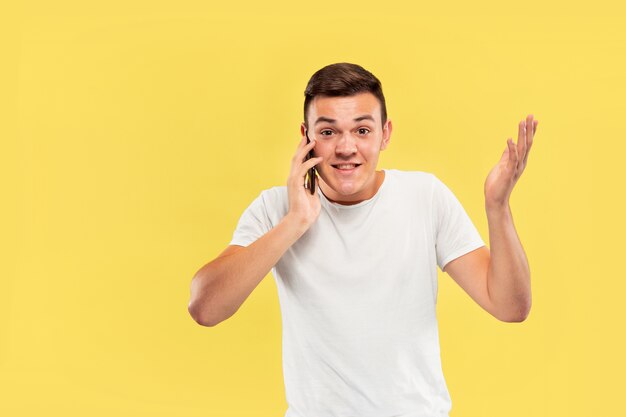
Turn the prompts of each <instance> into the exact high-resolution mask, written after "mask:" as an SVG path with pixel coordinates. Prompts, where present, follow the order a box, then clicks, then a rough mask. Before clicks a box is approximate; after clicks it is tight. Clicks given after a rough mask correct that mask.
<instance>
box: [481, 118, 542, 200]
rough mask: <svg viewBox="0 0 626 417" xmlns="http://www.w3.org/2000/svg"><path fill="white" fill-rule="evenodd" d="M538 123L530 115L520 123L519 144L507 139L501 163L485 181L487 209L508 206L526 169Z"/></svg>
mask: <svg viewBox="0 0 626 417" xmlns="http://www.w3.org/2000/svg"><path fill="white" fill-rule="evenodd" d="M538 123H539V121H537V120H533V115H532V114H529V115H528V117H526V120H525V121H524V120H522V121H521V122H520V123H519V126H518V128H519V129H518V135H517V144H515V143H513V139H511V138H508V139H507V146H506V148H505V149H504V153H503V154H502V157H501V158H500V161H498V163H497V164H496V166H494V167H493V168H492V169H491V171H490V172H489V175H487V179H486V180H485V205H486V206H487V207H503V206H506V205H507V204H508V202H509V197H510V195H511V192H512V191H513V187H514V186H515V184H516V183H517V180H518V179H519V177H520V176H521V175H522V173H523V172H524V168H526V163H527V160H528V153H529V152H530V148H531V146H532V144H533V138H534V136H535V132H536V131H537V125H538Z"/></svg>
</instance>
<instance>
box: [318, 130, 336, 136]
mask: <svg viewBox="0 0 626 417" xmlns="http://www.w3.org/2000/svg"><path fill="white" fill-rule="evenodd" d="M327 133H328V135H330V134H332V133H333V132H332V130H322V131H321V132H320V134H321V135H322V136H328V135H327Z"/></svg>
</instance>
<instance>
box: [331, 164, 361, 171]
mask: <svg viewBox="0 0 626 417" xmlns="http://www.w3.org/2000/svg"><path fill="white" fill-rule="evenodd" d="M359 166H361V164H336V165H332V167H333V168H335V169H338V170H340V171H350V170H353V169H354V168H357V167H359Z"/></svg>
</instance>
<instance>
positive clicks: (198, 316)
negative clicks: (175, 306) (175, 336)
mask: <svg viewBox="0 0 626 417" xmlns="http://www.w3.org/2000/svg"><path fill="white" fill-rule="evenodd" d="M187 311H189V315H190V316H191V318H192V319H194V321H195V322H196V323H198V324H199V325H201V326H205V327H214V326H216V325H217V324H219V323H220V320H215V319H213V318H212V317H210V316H209V315H208V314H206V313H203V311H202V310H201V309H200V308H199V307H198V306H196V304H195V303H189V305H188V306H187Z"/></svg>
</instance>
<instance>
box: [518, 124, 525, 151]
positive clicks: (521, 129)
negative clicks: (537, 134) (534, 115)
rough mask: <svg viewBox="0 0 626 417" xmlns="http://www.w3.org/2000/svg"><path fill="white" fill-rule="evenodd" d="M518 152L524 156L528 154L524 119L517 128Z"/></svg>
mask: <svg viewBox="0 0 626 417" xmlns="http://www.w3.org/2000/svg"><path fill="white" fill-rule="evenodd" d="M517 152H518V154H519V155H522V156H524V155H525V154H526V123H525V122H524V121H523V120H522V121H521V122H520V123H519V126H518V130H517Z"/></svg>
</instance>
